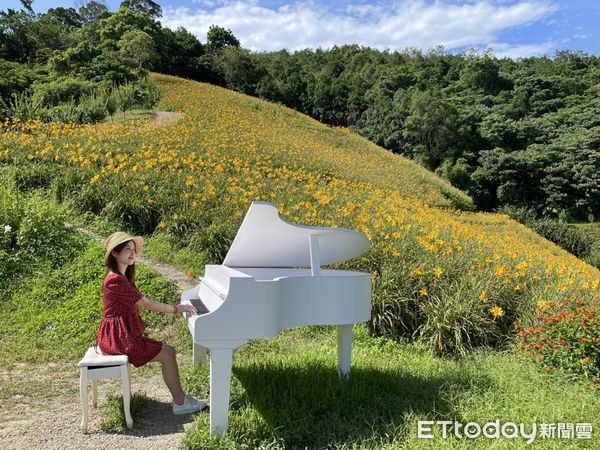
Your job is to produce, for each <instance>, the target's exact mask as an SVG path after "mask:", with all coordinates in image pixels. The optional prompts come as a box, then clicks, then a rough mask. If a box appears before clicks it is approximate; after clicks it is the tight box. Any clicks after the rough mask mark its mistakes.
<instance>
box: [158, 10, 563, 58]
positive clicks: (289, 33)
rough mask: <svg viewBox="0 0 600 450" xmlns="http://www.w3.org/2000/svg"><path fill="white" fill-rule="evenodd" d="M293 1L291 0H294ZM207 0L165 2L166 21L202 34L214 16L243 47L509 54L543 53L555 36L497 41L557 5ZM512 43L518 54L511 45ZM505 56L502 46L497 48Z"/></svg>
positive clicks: (175, 26)
mask: <svg viewBox="0 0 600 450" xmlns="http://www.w3.org/2000/svg"><path fill="white" fill-rule="evenodd" d="M291 1H293V0H291ZM210 3H213V2H210V0H209V1H206V0H204V1H203V2H199V4H202V9H196V10H193V11H192V10H190V9H189V8H185V7H179V8H168V7H166V8H164V9H163V18H162V24H163V26H167V27H169V28H172V29H175V28H177V27H179V26H184V27H185V28H187V29H188V30H189V31H191V32H192V33H194V34H195V35H196V36H197V37H198V38H199V39H200V40H201V41H203V42H205V41H206V32H207V31H208V27H209V26H210V25H211V24H216V25H219V26H221V27H224V28H229V29H231V31H232V32H233V34H235V36H236V37H237V38H238V39H239V40H240V42H241V44H242V46H243V47H244V48H249V49H251V50H255V51H273V50H280V49H282V48H286V49H288V50H290V51H295V50H300V49H304V48H317V47H321V48H329V47H331V46H333V45H343V44H359V45H363V46H369V47H373V48H377V49H380V50H383V49H386V48H388V49H391V50H395V49H405V48H408V47H416V48H420V49H423V50H426V49H429V48H432V47H435V46H438V45H442V46H444V48H445V49H446V50H453V49H460V48H466V47H473V48H486V47H487V48H496V49H498V50H499V51H501V52H503V54H505V55H510V56H529V55H532V54H540V53H531V54H527V52H528V51H530V52H538V51H541V52H542V53H543V52H545V51H546V50H544V49H548V50H551V48H550V47H548V46H549V45H550V44H549V43H541V44H534V45H512V46H511V45H508V44H503V43H501V42H497V40H498V35H499V34H500V33H501V32H503V31H505V30H508V29H510V28H513V27H519V26H525V25H527V24H531V23H534V22H537V21H540V20H543V19H545V18H548V17H549V16H550V15H551V14H552V13H554V12H555V11H556V10H557V6H556V5H555V4H553V3H551V2H549V1H548V0H518V1H516V2H511V3H506V2H492V1H490V0H475V1H471V2H467V3H465V2H462V3H460V4H457V3H456V2H454V3H450V2H448V1H446V2H444V1H439V0H436V1H434V2H433V3H427V2H425V1H424V0H402V1H392V2H389V1H388V2H381V3H376V4H367V3H364V1H363V3H360V0H357V2H356V4H351V5H347V6H346V8H345V10H343V11H338V12H333V11H332V10H330V9H327V8H325V7H323V6H320V5H319V3H316V2H302V3H290V4H288V5H284V6H280V7H277V8H269V7H266V6H262V5H261V2H260V1H258V0H254V1H252V0H251V1H239V0H238V1H216V2H214V3H213V4H214V7H212V8H211V7H210V6H209V5H210ZM511 51H514V54H512V53H510V52H511ZM498 56H500V54H498Z"/></svg>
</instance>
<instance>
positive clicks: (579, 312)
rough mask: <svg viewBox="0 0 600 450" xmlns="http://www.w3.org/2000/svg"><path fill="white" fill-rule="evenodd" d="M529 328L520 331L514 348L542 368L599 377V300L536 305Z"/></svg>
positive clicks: (565, 300) (577, 300) (573, 300)
mask: <svg viewBox="0 0 600 450" xmlns="http://www.w3.org/2000/svg"><path fill="white" fill-rule="evenodd" d="M539 306H540V311H539V313H538V314H537V315H536V316H535V319H534V321H533V324H532V325H531V326H528V327H520V333H519V335H518V338H519V339H520V342H519V343H518V344H517V346H518V348H519V349H520V350H521V351H522V352H523V353H524V354H525V355H527V356H531V357H533V359H534V360H535V361H536V362H538V363H540V364H543V365H544V366H546V367H547V368H548V369H547V370H551V368H552V367H557V368H561V369H564V370H566V371H568V372H572V373H576V374H584V375H587V376H595V377H600V333H599V332H600V297H598V298H597V299H596V301H595V302H593V303H592V304H591V305H586V304H585V303H584V302H583V301H581V300H580V299H568V298H565V299H564V300H563V301H562V302H554V301H551V302H547V303H546V302H544V301H540V302H539Z"/></svg>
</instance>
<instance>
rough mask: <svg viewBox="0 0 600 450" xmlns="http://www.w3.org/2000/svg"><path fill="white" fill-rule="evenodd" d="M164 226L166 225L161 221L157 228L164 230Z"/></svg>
mask: <svg viewBox="0 0 600 450" xmlns="http://www.w3.org/2000/svg"><path fill="white" fill-rule="evenodd" d="M165 226H166V223H165V221H164V220H161V221H160V222H158V228H164V227H165Z"/></svg>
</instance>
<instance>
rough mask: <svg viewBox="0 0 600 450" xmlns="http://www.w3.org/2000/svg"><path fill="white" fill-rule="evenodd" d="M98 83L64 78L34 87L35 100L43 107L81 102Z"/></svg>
mask: <svg viewBox="0 0 600 450" xmlns="http://www.w3.org/2000/svg"><path fill="white" fill-rule="evenodd" d="M96 87H97V86H96V83H93V82H91V81H87V80H81V79H79V78H73V77H62V78H58V79H56V80H54V81H50V82H47V81H46V82H44V83H39V84H34V85H33V90H34V95H33V96H34V98H35V99H36V100H37V101H39V102H40V103H41V105H42V106H43V107H46V106H56V105H58V104H60V103H64V102H68V101H70V100H75V101H77V100H79V99H80V98H81V96H82V95H84V94H89V93H91V92H93V91H94V90H95V89H96Z"/></svg>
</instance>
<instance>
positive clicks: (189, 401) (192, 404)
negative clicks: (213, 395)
mask: <svg viewBox="0 0 600 450" xmlns="http://www.w3.org/2000/svg"><path fill="white" fill-rule="evenodd" d="M171 403H172V404H173V414H175V415H177V416H178V415H180V414H189V413H193V412H198V411H202V410H203V409H204V408H206V403H204V402H203V401H202V400H196V399H195V398H194V397H192V396H191V395H189V394H187V395H186V396H185V400H184V401H183V404H181V405H178V404H177V403H175V400H173V401H172V402H171Z"/></svg>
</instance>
